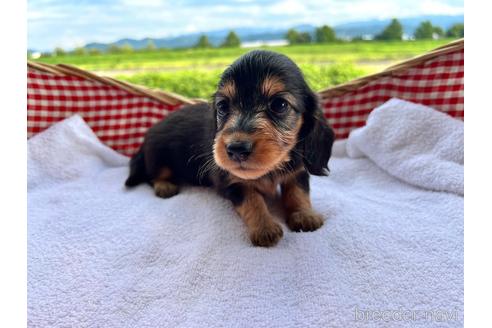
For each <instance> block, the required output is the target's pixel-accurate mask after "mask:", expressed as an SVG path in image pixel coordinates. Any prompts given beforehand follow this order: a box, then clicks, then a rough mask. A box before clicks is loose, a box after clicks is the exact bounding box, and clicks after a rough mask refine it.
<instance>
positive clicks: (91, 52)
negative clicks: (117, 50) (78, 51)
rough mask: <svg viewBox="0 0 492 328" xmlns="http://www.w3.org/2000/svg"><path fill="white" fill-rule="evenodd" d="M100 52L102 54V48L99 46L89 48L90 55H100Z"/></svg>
mask: <svg viewBox="0 0 492 328" xmlns="http://www.w3.org/2000/svg"><path fill="white" fill-rule="evenodd" d="M100 54H101V50H99V49H97V48H89V55H100Z"/></svg>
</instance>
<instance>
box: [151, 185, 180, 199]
mask: <svg viewBox="0 0 492 328" xmlns="http://www.w3.org/2000/svg"><path fill="white" fill-rule="evenodd" d="M154 191H155V194H156V196H159V197H162V198H169V197H172V196H174V195H176V194H177V193H178V192H179V187H178V186H176V185H175V184H173V183H171V182H168V181H156V182H154Z"/></svg>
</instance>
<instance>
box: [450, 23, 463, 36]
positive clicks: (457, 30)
mask: <svg viewBox="0 0 492 328" xmlns="http://www.w3.org/2000/svg"><path fill="white" fill-rule="evenodd" d="M446 36H449V37H451V38H463V37H465V25H464V24H454V25H453V26H451V27H450V28H449V30H447V31H446Z"/></svg>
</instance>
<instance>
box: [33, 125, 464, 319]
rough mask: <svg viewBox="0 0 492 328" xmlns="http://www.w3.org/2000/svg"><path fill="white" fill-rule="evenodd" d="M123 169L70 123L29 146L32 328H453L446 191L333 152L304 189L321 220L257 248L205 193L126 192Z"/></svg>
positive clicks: (454, 201)
mask: <svg viewBox="0 0 492 328" xmlns="http://www.w3.org/2000/svg"><path fill="white" fill-rule="evenodd" d="M127 162H128V159H127V158H125V157H123V156H121V155H119V154H116V153H115V152H114V151H112V150H111V149H109V148H107V147H105V146H103V145H102V144H101V143H100V142H99V141H98V140H97V138H96V137H95V135H94V134H93V133H92V131H90V129H89V128H88V127H87V126H86V124H85V123H84V122H83V121H82V119H81V118H80V117H77V116H75V117H72V118H70V119H68V120H65V121H63V122H61V123H58V124H56V125H55V126H53V127H51V128H50V129H48V130H47V131H45V132H43V133H41V134H39V135H37V136H35V137H33V138H31V139H30V140H29V142H28V172H29V177H28V325H29V327H118V328H122V327H139V328H141V327H382V326H383V327H460V326H462V324H463V198H462V197H460V196H458V195H456V194H453V193H447V192H431V191H428V190H424V189H420V188H416V187H414V186H411V185H409V184H406V183H404V182H402V181H401V180H399V179H395V178H394V177H392V176H390V175H388V174H387V173H386V172H385V171H384V170H381V169H380V168H379V167H378V166H376V165H375V164H373V163H372V162H371V161H370V160H368V159H367V158H358V159H353V158H347V157H338V158H333V159H332V161H331V163H330V169H331V172H332V173H331V175H330V177H323V178H319V177H313V178H312V180H311V181H312V188H311V195H312V202H313V206H314V208H315V209H316V210H317V211H318V212H320V213H322V214H323V215H324V217H325V218H326V223H325V225H324V226H323V227H322V228H321V229H320V230H318V231H316V232H312V233H294V232H289V231H288V230H287V229H284V231H285V233H284V238H283V239H282V240H281V241H280V242H279V244H278V245H277V246H276V247H273V248H259V247H253V246H252V245H251V243H250V241H249V240H248V237H247V234H246V229H245V227H244V225H243V223H242V222H241V220H240V219H239V217H238V216H237V215H236V213H235V212H234V210H233V207H232V206H231V204H230V203H229V202H228V201H226V200H224V199H222V198H220V197H219V196H217V195H216V194H215V193H214V192H213V191H211V190H209V189H205V188H198V187H189V188H184V189H183V190H182V192H181V193H180V194H179V195H177V196H175V197H173V198H170V199H167V200H164V199H160V198H157V197H155V196H154V195H153V191H152V190H151V188H150V187H148V186H146V185H141V186H139V187H137V188H135V189H133V190H125V188H124V187H123V183H124V180H125V178H126V176H127V173H128V169H127V167H126V165H127ZM284 227H285V226H284Z"/></svg>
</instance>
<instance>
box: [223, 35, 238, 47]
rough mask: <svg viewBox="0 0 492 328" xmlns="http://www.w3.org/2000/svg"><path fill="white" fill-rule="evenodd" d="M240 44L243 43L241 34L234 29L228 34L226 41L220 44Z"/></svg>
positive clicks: (234, 45) (232, 45)
mask: <svg viewBox="0 0 492 328" xmlns="http://www.w3.org/2000/svg"><path fill="white" fill-rule="evenodd" d="M240 45H241V40H240V39H239V36H238V35H237V34H236V33H235V32H234V31H230V32H229V34H227V36H226V38H225V40H224V42H223V43H222V44H221V45H220V46H221V47H229V48H237V47H239V46H240Z"/></svg>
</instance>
